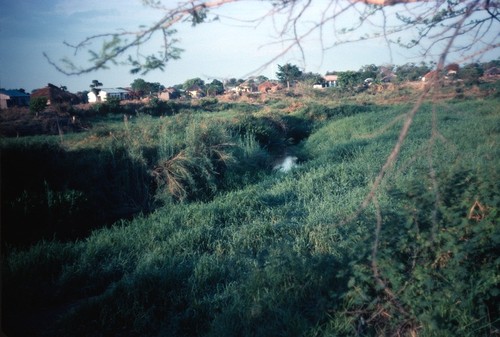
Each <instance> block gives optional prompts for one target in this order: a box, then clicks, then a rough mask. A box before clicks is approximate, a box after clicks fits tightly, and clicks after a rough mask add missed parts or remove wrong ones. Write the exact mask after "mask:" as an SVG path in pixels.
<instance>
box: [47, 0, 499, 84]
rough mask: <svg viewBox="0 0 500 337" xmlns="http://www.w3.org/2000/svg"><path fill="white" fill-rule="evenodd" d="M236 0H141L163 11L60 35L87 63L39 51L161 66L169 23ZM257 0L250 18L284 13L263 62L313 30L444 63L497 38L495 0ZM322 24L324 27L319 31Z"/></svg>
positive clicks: (174, 53) (99, 65) (171, 34)
mask: <svg viewBox="0 0 500 337" xmlns="http://www.w3.org/2000/svg"><path fill="white" fill-rule="evenodd" d="M240 1H241V0H184V1H180V2H175V4H174V3H172V5H170V7H169V6H167V5H162V4H161V3H160V2H156V1H150V0H149V1H143V3H144V4H145V5H147V6H150V7H152V8H155V9H157V10H158V11H161V12H163V14H164V15H163V16H162V17H161V18H160V19H159V20H158V21H155V22H152V23H151V24H148V25H142V26H140V28H139V29H138V30H136V31H126V30H123V31H120V32H110V33H103V34H97V35H93V36H89V37H87V38H86V39H84V40H83V41H80V42H78V43H76V44H69V43H65V44H66V45H67V46H68V47H70V48H72V49H74V51H75V53H80V52H84V51H89V52H90V55H91V57H90V59H89V60H88V63H86V64H83V65H78V64H75V63H74V61H72V59H71V58H63V59H62V60H61V61H59V62H55V61H54V60H53V59H52V58H50V57H49V56H48V54H47V53H44V55H45V57H46V58H47V60H48V61H49V62H50V63H51V64H52V65H54V66H55V67H56V68H57V69H58V70H59V71H61V72H63V73H65V74H71V75H74V74H83V73H88V72H92V71H95V70H98V69H103V68H106V67H108V66H109V65H112V64H114V63H116V62H118V61H119V60H120V61H121V62H122V63H125V64H129V66H130V67H131V72H132V73H138V72H141V73H147V72H148V71H151V70H155V69H160V70H163V69H164V68H165V67H166V65H167V63H168V62H170V61H172V60H175V59H178V58H179V57H180V55H181V53H182V49H180V48H179V47H178V43H179V40H178V39H176V38H175V35H176V34H177V31H176V27H177V26H179V25H181V23H182V22H186V21H190V22H191V23H192V25H193V26H196V25H199V24H201V23H204V22H210V21H212V20H215V19H220V17H219V16H218V14H217V9H219V8H221V7H223V6H226V5H227V4H230V3H237V2H240ZM263 4H266V5H268V6H269V8H270V10H269V12H268V14H267V15H265V16H264V17H260V18H256V19H255V22H259V21H263V20H266V19H269V20H274V19H275V18H276V17H280V18H285V20H280V21H276V25H275V26H276V30H277V33H278V34H277V36H278V39H280V42H281V43H282V44H283V48H281V52H279V53H278V54H277V55H275V56H273V57H272V58H271V59H270V60H269V62H268V63H267V64H266V65H268V64H271V63H273V62H275V61H276V60H278V59H279V58H280V57H282V56H284V55H285V54H287V53H289V52H291V51H293V50H294V51H298V52H299V53H300V54H301V55H302V56H303V57H304V55H305V53H304V49H305V47H304V43H305V42H306V41H308V39H313V38H314V39H318V37H319V41H320V43H321V45H322V47H323V49H324V50H327V49H331V48H334V47H335V46H337V45H339V44H344V43H351V42H356V41H365V40H367V39H379V40H380V39H382V41H383V42H385V43H386V45H387V48H388V50H389V51H390V50H391V48H392V47H393V46H395V45H398V46H403V47H406V48H420V49H421V52H422V54H423V55H437V57H438V58H441V60H440V61H439V62H436V63H437V64H440V63H444V59H445V58H446V55H448V54H449V53H456V54H457V55H461V57H462V59H464V60H466V59H468V58H472V57H474V56H476V55H479V54H481V53H484V52H486V51H489V50H493V49H496V48H498V47H499V46H500V44H499V43H498V41H497V35H496V34H488V33H489V32H496V31H498V24H499V22H500V19H499V15H500V6H499V4H498V1H492V0H464V1H452V0H449V1H428V0H327V1H323V2H320V4H319V5H318V2H313V1H311V0H294V1H289V0H265V1H263ZM317 6H320V8H319V9H320V12H321V13H323V15H322V16H320V17H317V20H316V22H315V23H314V24H313V25H307V24H306V23H307V21H308V20H310V17H308V15H307V14H309V13H311V12H313V11H314V12H317V10H318V7H317ZM342 18H349V19H350V22H351V25H350V26H340V27H339V26H337V22H338V21H339V20H341V19H342ZM352 18H356V19H354V20H353V19H352ZM304 27H307V28H304ZM361 28H363V29H361ZM365 28H366V29H365ZM326 31H328V32H329V33H328V34H325V32H326ZM358 31H359V34H358V35H356V34H355V32H358ZM367 31H370V32H369V33H367ZM155 34H158V35H160V36H161V37H162V41H163V43H162V45H161V47H160V50H158V51H157V52H154V53H151V54H144V53H142V52H141V50H140V49H141V46H143V45H145V44H146V43H147V42H148V41H149V40H150V39H151V37H152V36H153V35H155ZM314 34H317V36H315V35H314ZM459 38H463V39H467V40H466V41H467V43H458V40H459ZM93 42H94V43H96V42H101V43H102V45H101V46H102V47H101V50H95V48H94V47H92V46H95V44H92V43H93Z"/></svg>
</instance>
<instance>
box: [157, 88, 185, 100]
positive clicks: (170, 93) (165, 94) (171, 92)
mask: <svg viewBox="0 0 500 337" xmlns="http://www.w3.org/2000/svg"><path fill="white" fill-rule="evenodd" d="M180 96H181V94H180V92H179V91H178V90H177V89H175V88H173V87H170V88H166V89H163V90H162V91H161V92H160V93H159V94H158V98H159V99H161V100H162V101H168V100H171V99H177V98H179V97H180Z"/></svg>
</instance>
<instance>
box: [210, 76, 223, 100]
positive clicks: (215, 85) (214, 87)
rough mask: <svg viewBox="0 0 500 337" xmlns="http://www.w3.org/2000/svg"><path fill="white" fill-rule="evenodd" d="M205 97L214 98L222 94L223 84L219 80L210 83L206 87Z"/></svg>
mask: <svg viewBox="0 0 500 337" xmlns="http://www.w3.org/2000/svg"><path fill="white" fill-rule="evenodd" d="M206 90H207V95H208V96H215V95H220V94H222V93H224V84H223V83H222V82H221V81H219V80H215V79H214V80H213V81H212V83H210V84H208V85H207V86H206Z"/></svg>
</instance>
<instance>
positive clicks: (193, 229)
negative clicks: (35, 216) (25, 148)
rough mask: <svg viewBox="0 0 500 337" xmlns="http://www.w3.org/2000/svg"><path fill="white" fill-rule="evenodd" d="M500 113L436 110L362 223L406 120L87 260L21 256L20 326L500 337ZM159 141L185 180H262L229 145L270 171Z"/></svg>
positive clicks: (172, 207)
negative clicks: (56, 313)
mask: <svg viewBox="0 0 500 337" xmlns="http://www.w3.org/2000/svg"><path fill="white" fill-rule="evenodd" d="M498 106H499V105H498V100H483V101H479V100H478V101H475V102H474V103H472V102H461V103H453V104H449V103H443V104H442V105H440V106H439V107H438V108H439V109H438V110H434V105H431V104H428V105H424V106H423V107H422V108H421V110H420V111H419V112H418V114H417V117H416V120H415V122H414V123H415V124H414V125H413V127H412V129H411V132H410V134H409V136H408V138H407V139H406V140H405V142H404V144H403V151H402V153H401V156H400V158H399V159H398V161H397V162H395V164H394V166H393V167H392V168H391V169H390V170H389V171H388V173H387V175H386V178H385V179H384V181H383V183H382V184H381V186H380V188H379V189H378V190H377V191H376V200H377V203H376V204H372V205H371V206H370V207H368V208H366V209H365V210H364V211H362V212H358V210H359V207H360V203H361V201H362V200H363V198H364V196H365V195H366V193H368V191H369V190H370V188H371V184H372V182H373V180H374V178H375V177H376V176H377V174H378V171H379V169H380V167H381V165H382V164H383V163H384V160H385V157H386V156H387V155H388V153H389V152H390V151H391V148H392V146H393V145H394V143H395V141H396V140H397V135H398V129H399V127H400V123H402V117H400V116H402V115H403V114H404V113H405V111H406V106H395V107H386V108H385V109H378V108H376V109H374V110H367V111H361V112H359V113H356V114H350V115H349V116H347V117H343V118H333V119H330V120H329V119H328V118H326V119H325V120H322V121H321V123H320V124H318V125H319V126H318V128H312V129H311V130H312V131H313V133H312V134H311V135H310V137H309V138H308V139H306V140H305V141H304V142H303V143H302V144H301V146H300V155H301V156H302V157H303V158H307V161H305V162H302V163H301V165H300V166H299V167H297V168H295V169H294V170H292V171H291V172H290V173H287V174H278V173H276V174H270V173H267V174H262V175H260V176H259V179H258V180H251V183H249V184H247V185H238V186H239V188H238V189H231V190H229V189H228V190H224V192H223V193H217V194H214V195H213V196H212V198H209V199H205V200H193V201H191V202H184V203H165V205H164V207H162V208H158V209H156V210H155V211H154V212H153V213H151V214H149V215H144V216H139V217H136V218H134V219H133V220H130V221H122V222H120V223H116V224H115V225H114V226H113V227H112V228H106V229H101V230H99V231H94V232H93V233H92V235H90V236H89V237H88V238H87V239H85V240H82V241H79V242H75V243H73V244H71V243H68V244H61V243H57V242H43V243H39V244H37V245H35V246H33V247H32V248H31V249H29V250H24V251H14V252H10V253H9V255H8V256H7V257H6V260H5V263H4V264H3V270H2V275H4V276H3V278H4V279H5V283H4V290H5V291H7V292H8V293H9V294H10V295H9V297H8V298H7V300H6V303H5V304H4V305H5V306H6V307H8V308H11V307H12V306H13V305H14V304H18V303H19V306H18V307H17V308H18V309H17V312H15V314H18V315H19V316H17V317H21V315H22V314H23V313H24V312H26V311H27V310H28V308H30V307H31V308H40V310H42V303H43V305H45V306H56V305H58V304H61V303H64V304H66V305H68V307H70V308H71V310H69V311H68V312H61V313H60V314H61V317H60V320H59V321H54V320H53V321H52V322H53V324H49V325H48V326H47V328H46V330H45V332H46V333H45V335H47V336H50V335H54V336H56V335H74V336H95V335H103V336H107V335H123V336H159V335H169V336H381V335H397V334H400V335H409V336H412V335H418V336H450V335H455V336H458V335H460V336H491V335H494V334H495V333H496V332H495V331H498V329H499V328H500V322H499V321H498V317H499V314H500V310H499V307H498V302H499V300H500V298H499V296H500V294H499V293H498V290H497V289H498V286H499V284H500V278H499V277H498V275H499V274H498V270H499V268H500V266H499V262H498V244H499V239H500V235H499V230H498V226H497V225H498V224H497V222H498V208H499V206H500V203H499V198H498V196H499V195H500V191H499V186H498V183H497V182H498V181H499V176H500V174H499V173H500V171H499V167H500V166H499V165H498V164H499V163H498V158H500V157H499V156H498V154H499V153H498V141H499V132H498V131H499V128H498V127H497V126H498V123H499V117H498V116H499V115H500V114H499V111H498ZM434 112H436V115H435V118H434V119H433V113H434ZM301 114H302V112H297V115H298V117H297V118H303V117H301V116H302V115H301ZM172 118H176V116H174V117H172ZM177 118H180V117H177ZM433 120H434V121H435V122H434V123H433V122H432V121H433ZM260 122H262V121H259V123H260ZM267 122H268V121H266V122H265V123H267ZM169 123H173V124H169ZM176 123H180V124H181V125H182V126H183V127H182V128H180V127H178V125H180V124H176ZM217 123H220V122H217ZM253 123H254V121H253V120H251V119H250V123H248V122H245V124H244V125H252V126H254V125H255V124H253ZM155 125H159V126H157V127H158V128H159V130H160V131H158V132H153V133H152V135H153V137H158V138H157V139H158V140H161V141H162V142H163V143H162V145H159V146H158V147H157V148H156V152H155V153H156V154H155V156H157V157H155V158H158V159H160V158H161V160H166V161H169V160H170V161H171V162H170V164H172V165H173V162H172V160H173V158H175V156H176V155H179V154H180V153H181V154H185V155H186V156H187V154H188V153H189V154H190V156H192V157H190V158H195V160H200V161H201V162H203V160H205V158H210V160H213V161H211V164H210V165H214V166H213V167H215V165H216V164H217V163H219V164H221V165H222V164H223V165H224V166H225V170H224V174H225V175H226V177H227V176H228V175H231V173H230V172H244V171H238V164H237V161H235V162H234V163H232V162H230V161H224V160H222V159H221V158H220V155H219V154H218V153H215V152H213V151H219V150H220V148H217V146H216V145H218V144H225V143H226V142H234V144H235V146H232V147H231V149H232V150H231V151H228V153H229V155H231V156H233V157H234V158H239V160H241V158H245V156H246V157H247V158H255V157H256V156H260V155H261V152H260V151H262V148H261V147H260V146H257V145H258V144H262V143H260V140H259V139H258V138H257V137H253V136H252V133H250V132H249V133H242V134H234V133H232V132H231V130H235V128H233V126H231V127H228V128H227V129H225V128H216V126H215V125H212V124H210V121H206V120H203V121H200V120H197V121H196V122H193V120H190V119H187V120H183V121H182V120H180V119H178V120H177V121H174V119H172V120H162V122H161V123H159V124H157V123H155ZM174 125H176V126H175V127H174ZM258 125H260V124H257V126H258ZM269 125H270V124H264V126H265V127H262V128H261V129H259V130H264V131H266V130H269V129H267V127H268V126H269ZM271 125H272V124H271ZM174 129H177V132H174V131H173V130H174ZM221 130H226V131H227V133H226V131H221ZM236 130H237V129H236ZM139 131H140V130H136V131H130V132H131V134H133V132H139ZM162 132H163V133H162ZM266 132H267V131H266ZM170 134H171V137H170V136H168V135H170ZM131 137H133V136H131ZM213 146H215V149H214V148H213ZM195 154H196V155H200V156H202V157H203V158H202V159H200V158H198V157H196V156H194V155H195ZM178 160H180V159H178ZM220 161H222V162H220ZM226 163H227V164H226ZM181 164H183V165H184V163H179V165H181ZM190 165H191V164H190ZM190 165H187V164H185V166H184V167H185V168H186V169H187V170H189V169H192V167H191V166H190ZM207 165H208V164H207ZM233 165H234V166H233ZM197 167H202V168H204V169H205V171H196V170H194V171H189V174H193V172H194V174H195V175H201V176H203V174H205V173H207V172H208V173H210V172H211V171H210V170H211V167H212V166H203V165H200V163H198V164H197ZM233 168H234V170H235V171H233ZM166 169H169V167H166ZM170 169H171V170H172V174H174V173H175V172H179V171H175V170H174V169H173V168H170ZM177 170H179V168H177ZM213 172H216V170H215V169H214V171H213ZM217 172H219V171H217ZM169 174H170V173H169ZM210 174H212V173H210ZM248 174H250V173H248ZM214 176H217V177H218V175H215V174H214ZM232 177H233V178H232V179H236V178H235V177H234V176H232ZM197 179H198V177H197ZM205 183H206V184H209V183H210V182H205ZM187 186H189V185H187ZM232 186H234V184H233V185H232ZM475 201H478V202H479V203H480V204H481V205H482V206H483V207H484V208H483V209H482V210H481V211H480V213H481V214H480V219H479V220H477V219H475V218H470V217H469V212H470V209H471V207H472V206H473V204H474V202H475ZM357 212H358V213H359V214H357V216H356V217H352V215H353V214H356V213H357ZM377 225H379V231H377V230H376V229H377ZM374 242H376V243H377V245H376V248H377V253H376V254H374ZM374 263H375V264H376V266H377V268H378V271H379V275H380V277H379V278H378V279H379V280H382V285H381V282H377V277H375V276H374V271H373V268H374ZM26 289H29V291H23V290H26ZM391 294H392V295H391ZM11 310H12V309H11ZM14 317H16V315H14ZM9 323H10V328H9V329H10V331H14V330H16V329H20V328H19V327H20V326H21V327H22V324H20V323H17V324H16V319H15V318H12V319H10V320H9ZM40 335H44V333H40Z"/></svg>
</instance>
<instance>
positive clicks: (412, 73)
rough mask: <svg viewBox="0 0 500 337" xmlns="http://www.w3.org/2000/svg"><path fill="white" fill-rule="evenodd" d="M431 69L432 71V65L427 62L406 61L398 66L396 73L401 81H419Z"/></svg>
mask: <svg viewBox="0 0 500 337" xmlns="http://www.w3.org/2000/svg"><path fill="white" fill-rule="evenodd" d="M429 71H431V66H428V65H427V64H425V62H422V63H420V64H419V65H417V64H415V63H406V64H403V65H401V66H398V67H397V68H396V75H397V76H398V80H399V81H418V80H419V79H420V78H422V76H424V75H425V74H427V73H428V72H429Z"/></svg>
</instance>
